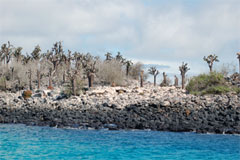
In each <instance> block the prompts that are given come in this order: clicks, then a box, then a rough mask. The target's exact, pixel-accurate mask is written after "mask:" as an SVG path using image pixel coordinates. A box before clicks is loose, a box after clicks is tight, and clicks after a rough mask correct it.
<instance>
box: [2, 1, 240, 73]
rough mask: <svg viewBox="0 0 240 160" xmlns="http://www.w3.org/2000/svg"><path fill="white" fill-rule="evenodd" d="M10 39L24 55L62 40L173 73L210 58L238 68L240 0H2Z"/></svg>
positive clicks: (202, 66)
mask: <svg viewBox="0 0 240 160" xmlns="http://www.w3.org/2000/svg"><path fill="white" fill-rule="evenodd" d="M7 41H10V42H11V43H12V44H13V45H14V46H16V47H17V46H21V47H23V48H24V50H23V52H24V53H26V52H28V53H30V52H31V51H32V50H33V48H34V47H35V46H36V45H38V44H39V45H40V46H41V48H42V51H43V52H45V51H46V50H47V49H51V48H52V45H53V43H54V42H56V41H62V42H63V46H64V49H65V51H67V50H68V49H70V50H72V51H73V52H74V51H80V52H82V53H86V52H90V53H92V54H93V55H99V56H103V55H104V54H105V53H106V52H111V53H113V54H116V53H117V52H118V51H120V52H121V53H122V54H123V55H124V57H126V58H128V59H131V60H134V61H137V60H140V61H142V62H144V63H153V64H159V65H164V66H169V68H164V69H165V70H164V71H166V72H169V73H178V72H179V71H178V66H179V65H181V63H182V61H184V62H187V63H188V64H189V66H190V68H191V70H190V73H191V72H192V73H201V72H206V71H208V68H207V65H206V63H205V62H204V61H203V60H202V59H203V56H207V55H209V54H216V55H218V56H219V60H220V62H221V63H230V64H234V65H238V63H237V62H238V61H237V59H236V53H237V52H240V0H0V44H3V43H6V42H7ZM221 63H219V65H220V64H221Z"/></svg>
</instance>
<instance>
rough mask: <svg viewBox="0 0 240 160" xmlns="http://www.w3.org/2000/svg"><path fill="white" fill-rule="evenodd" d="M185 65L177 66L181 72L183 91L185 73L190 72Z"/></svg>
mask: <svg viewBox="0 0 240 160" xmlns="http://www.w3.org/2000/svg"><path fill="white" fill-rule="evenodd" d="M187 65H188V64H187V63H184V62H183V63H182V65H181V66H179V71H180V72H181V76H182V89H184V85H185V75H186V73H187V71H189V70H190V68H188V67H187Z"/></svg>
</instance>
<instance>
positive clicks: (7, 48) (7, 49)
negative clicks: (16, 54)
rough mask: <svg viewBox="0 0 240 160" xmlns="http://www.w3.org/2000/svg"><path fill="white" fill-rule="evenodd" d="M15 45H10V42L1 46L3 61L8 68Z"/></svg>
mask: <svg viewBox="0 0 240 160" xmlns="http://www.w3.org/2000/svg"><path fill="white" fill-rule="evenodd" d="M13 49H14V48H13V45H11V44H10V42H9V41H8V43H7V44H3V45H2V46H1V61H2V60H3V61H4V64H6V67H7V68H8V63H9V62H10V60H11V56H12V52H13Z"/></svg>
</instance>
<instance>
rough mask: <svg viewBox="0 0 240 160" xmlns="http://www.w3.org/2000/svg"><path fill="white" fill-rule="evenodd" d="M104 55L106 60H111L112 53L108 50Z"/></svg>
mask: <svg viewBox="0 0 240 160" xmlns="http://www.w3.org/2000/svg"><path fill="white" fill-rule="evenodd" d="M105 56H106V59H105V60H106V61H110V60H112V58H113V57H112V53H109V52H107V53H106V54H105Z"/></svg>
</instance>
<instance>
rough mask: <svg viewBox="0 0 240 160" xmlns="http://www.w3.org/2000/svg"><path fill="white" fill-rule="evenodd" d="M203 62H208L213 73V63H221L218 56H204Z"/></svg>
mask: <svg viewBox="0 0 240 160" xmlns="http://www.w3.org/2000/svg"><path fill="white" fill-rule="evenodd" d="M203 60H204V61H206V62H207V64H208V67H209V69H210V72H212V68H213V63H214V62H219V60H218V56H216V55H215V54H214V55H212V54H210V55H209V56H208V57H205V56H204V57H203Z"/></svg>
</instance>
